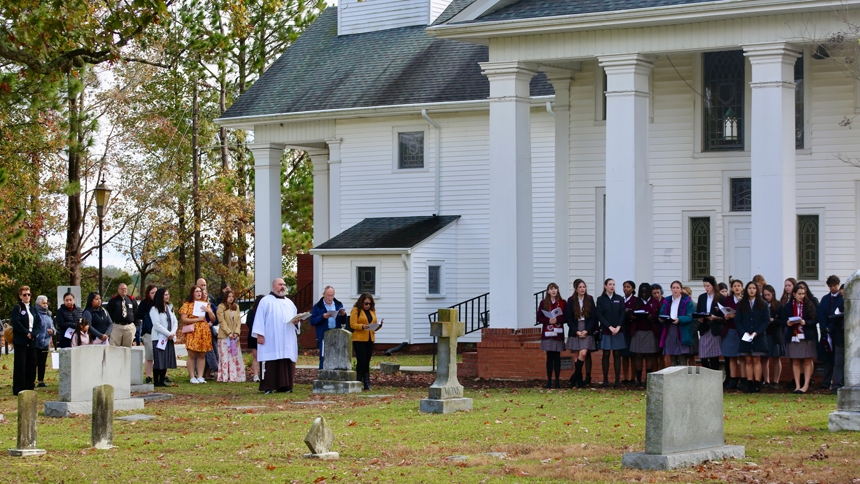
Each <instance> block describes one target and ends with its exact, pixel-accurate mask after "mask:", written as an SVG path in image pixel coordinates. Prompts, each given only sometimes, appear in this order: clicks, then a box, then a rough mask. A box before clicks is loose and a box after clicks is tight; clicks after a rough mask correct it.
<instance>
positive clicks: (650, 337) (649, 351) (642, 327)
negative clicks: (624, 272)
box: [625, 282, 658, 387]
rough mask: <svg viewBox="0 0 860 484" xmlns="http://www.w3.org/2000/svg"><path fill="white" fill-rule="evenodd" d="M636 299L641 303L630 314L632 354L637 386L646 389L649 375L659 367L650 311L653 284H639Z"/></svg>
mask: <svg viewBox="0 0 860 484" xmlns="http://www.w3.org/2000/svg"><path fill="white" fill-rule="evenodd" d="M636 299H638V301H639V304H638V307H635V308H634V309H633V310H632V312H630V313H628V314H629V316H630V319H631V323H630V332H631V336H630V352H631V353H633V372H634V377H635V380H636V386H638V387H644V386H645V382H646V381H647V379H648V377H647V375H648V373H650V372H652V371H654V368H655V367H656V366H657V365H656V360H657V337H658V336H657V335H655V334H654V328H653V326H652V322H651V314H650V313H649V311H648V310H649V304H650V302H651V284H649V283H647V282H643V283H642V284H639V292H638V294H637V297H636ZM625 306H626V304H625ZM643 363H644V368H643ZM643 369H644V370H645V376H644V377H643V376H642V375H641V374H642V370H643Z"/></svg>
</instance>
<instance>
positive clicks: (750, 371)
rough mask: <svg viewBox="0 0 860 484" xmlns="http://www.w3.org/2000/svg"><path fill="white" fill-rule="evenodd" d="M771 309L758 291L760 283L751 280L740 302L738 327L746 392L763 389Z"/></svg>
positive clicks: (739, 352)
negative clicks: (762, 366) (763, 372)
mask: <svg viewBox="0 0 860 484" xmlns="http://www.w3.org/2000/svg"><path fill="white" fill-rule="evenodd" d="M769 323H770V309H768V306H767V303H765V302H764V299H762V297H761V295H760V294H759V292H758V284H756V282H755V281H750V282H748V283H747V285H746V287H745V288H744V297H743V299H741V302H740V303H739V304H738V312H737V329H738V333H740V334H742V335H743V336H741V343H740V345H738V354H740V355H742V356H743V357H744V360H745V361H744V368H745V370H746V378H747V387H746V389H745V390H744V391H745V392H746V393H758V392H759V391H761V386H760V382H761V358H762V357H763V356H767V354H768V348H767V337H766V336H765V333H766V331H767V325H768V324H769Z"/></svg>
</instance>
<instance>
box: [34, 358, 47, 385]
mask: <svg viewBox="0 0 860 484" xmlns="http://www.w3.org/2000/svg"><path fill="white" fill-rule="evenodd" d="M38 351H39V353H38V354H37V355H36V373H37V374H38V375H37V377H36V381H38V382H39V383H43V382H44V381H45V368H46V366H47V364H48V353H49V351H48V350H38Z"/></svg>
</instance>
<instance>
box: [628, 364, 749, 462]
mask: <svg viewBox="0 0 860 484" xmlns="http://www.w3.org/2000/svg"><path fill="white" fill-rule="evenodd" d="M647 388H648V392H647V394H646V399H647V400H646V405H645V409H646V410H645V452H632V453H628V454H624V455H623V456H622V458H621V466H622V467H629V468H634V469H655V470H666V469H675V468H678V467H689V466H694V465H698V464H700V463H702V462H704V461H706V460H720V459H724V458H727V457H734V458H740V457H743V456H744V447H743V446H741V445H725V440H724V434H723V376H722V372H720V371H715V370H709V369H707V368H701V367H698V366H672V367H669V368H665V369H663V370H660V371H658V372H654V373H649V374H648V387H647Z"/></svg>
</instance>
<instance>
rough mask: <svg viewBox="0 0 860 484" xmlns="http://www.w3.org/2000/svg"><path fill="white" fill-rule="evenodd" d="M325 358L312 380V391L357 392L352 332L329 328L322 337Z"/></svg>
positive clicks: (359, 387)
mask: <svg viewBox="0 0 860 484" xmlns="http://www.w3.org/2000/svg"><path fill="white" fill-rule="evenodd" d="M323 351H325V360H324V361H323V369H322V370H320V371H319V373H317V379H316V380H314V381H313V392H314V393H335V394H345V393H359V392H361V382H360V381H358V380H357V379H356V375H355V370H353V369H352V333H350V332H349V331H347V330H345V329H330V330H328V331H326V332H325V338H324V339H323Z"/></svg>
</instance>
